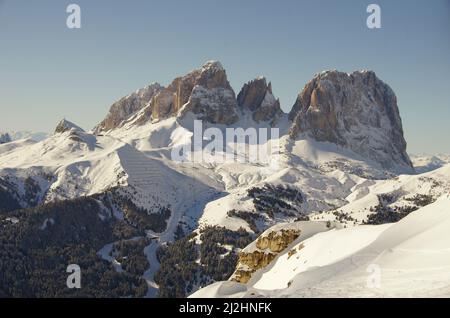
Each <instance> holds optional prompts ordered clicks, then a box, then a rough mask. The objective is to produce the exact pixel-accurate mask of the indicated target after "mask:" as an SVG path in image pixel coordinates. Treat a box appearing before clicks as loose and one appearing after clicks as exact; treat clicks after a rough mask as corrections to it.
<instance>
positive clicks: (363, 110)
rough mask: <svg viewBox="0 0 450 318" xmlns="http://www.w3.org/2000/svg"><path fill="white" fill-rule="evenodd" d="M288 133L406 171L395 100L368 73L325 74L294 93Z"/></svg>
mask: <svg viewBox="0 0 450 318" xmlns="http://www.w3.org/2000/svg"><path fill="white" fill-rule="evenodd" d="M289 118H290V119H291V120H292V121H293V122H294V123H293V126H292V128H291V132H290V135H291V137H292V138H297V137H298V136H300V135H302V134H303V135H306V136H308V137H312V138H314V139H316V140H318V141H328V142H332V143H335V144H337V145H340V146H343V147H346V148H349V149H351V150H353V151H354V152H355V153H357V154H359V155H361V156H363V157H364V158H368V159H371V160H373V161H376V162H378V163H379V164H381V165H382V166H383V167H385V168H388V169H390V168H395V167H404V168H406V169H412V164H411V161H410V159H409V157H408V154H407V153H406V141H405V139H404V137H403V128H402V121H401V118H400V115H399V110H398V106H397V98H396V96H395V94H394V92H393V91H392V89H391V88H390V87H389V86H388V85H386V84H385V83H384V82H382V81H381V80H379V79H378V78H377V77H376V75H375V73H374V72H371V71H357V72H353V73H352V74H347V73H342V72H337V71H326V72H322V73H320V74H318V75H316V76H315V77H314V79H313V80H311V81H310V82H309V83H308V84H307V85H306V86H305V88H304V89H303V90H302V91H301V93H300V94H299V95H298V98H297V101H296V102H295V104H294V106H293V108H292V111H291V112H290V114H289Z"/></svg>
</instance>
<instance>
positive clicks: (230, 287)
mask: <svg viewBox="0 0 450 318" xmlns="http://www.w3.org/2000/svg"><path fill="white" fill-rule="evenodd" d="M449 229H450V198H449V197H448V196H447V195H444V196H442V197H441V198H439V199H438V200H437V201H436V202H435V203H433V204H430V205H428V206H426V207H424V208H421V209H419V210H417V211H415V212H412V213H411V214H409V215H408V216H407V217H405V218H404V219H402V220H401V221H399V222H398V223H395V224H388V225H378V226H372V225H366V226H358V227H353V228H346V229H340V230H336V229H333V230H330V231H328V232H324V233H319V234H317V235H315V236H313V237H311V238H309V239H306V240H303V241H301V242H297V244H295V245H294V246H290V247H289V248H288V249H287V250H285V251H284V252H283V253H281V254H280V255H279V256H278V257H277V258H276V259H275V260H274V261H273V262H272V263H271V264H270V265H269V266H268V267H266V268H264V269H262V270H260V271H259V272H257V273H255V275H254V277H252V279H251V280H250V281H249V282H248V284H246V285H243V284H239V283H235V282H219V283H215V284H213V285H211V286H208V287H206V288H203V289H201V290H199V291H198V292H196V293H195V294H194V295H192V297H257V296H264V297H435V296H437V297H450V230H449ZM295 249H296V250H297V252H296V253H295V254H293V253H292V252H291V251H292V250H295ZM290 255H291V256H290Z"/></svg>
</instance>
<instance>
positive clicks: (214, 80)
mask: <svg viewBox="0 0 450 318" xmlns="http://www.w3.org/2000/svg"><path fill="white" fill-rule="evenodd" d="M188 112H192V113H194V114H195V115H197V117H198V118H199V119H203V120H206V121H208V122H211V123H220V124H230V123H234V122H236V121H237V119H238V115H237V103H236V96H235V93H234V91H233V89H232V88H231V86H230V83H229V82H228V79H227V75H226V72H225V70H224V68H223V67H222V65H221V63H220V62H217V61H208V62H206V63H205V64H204V65H203V66H202V67H201V68H199V69H196V70H193V71H192V72H189V73H188V74H187V75H185V76H182V77H178V78H176V79H174V80H173V81H172V83H171V84H170V85H169V86H168V87H167V88H164V89H162V90H161V91H160V92H158V93H157V94H156V95H155V96H154V97H153V98H152V100H151V102H150V104H149V105H148V107H147V108H146V109H145V112H143V114H142V115H141V117H140V118H139V119H138V121H137V122H138V123H139V124H144V123H146V122H149V121H151V120H161V119H165V118H168V117H173V116H180V117H182V116H184V115H185V114H186V113H188Z"/></svg>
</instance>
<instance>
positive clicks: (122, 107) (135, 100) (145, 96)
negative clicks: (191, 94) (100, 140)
mask: <svg viewBox="0 0 450 318" xmlns="http://www.w3.org/2000/svg"><path fill="white" fill-rule="evenodd" d="M162 89H163V87H162V86H161V85H160V84H158V83H153V84H151V85H149V86H147V87H144V88H141V89H139V90H137V91H136V92H134V93H132V94H130V95H128V96H125V97H123V98H121V99H120V100H119V101H117V102H115V103H114V104H113V105H112V106H111V108H110V110H109V113H108V115H107V116H106V117H105V119H104V120H103V121H102V122H101V123H100V124H98V125H97V127H95V128H94V132H96V133H100V132H103V131H108V130H111V129H114V128H118V127H120V126H121V125H122V124H123V122H124V121H125V120H126V119H128V118H129V117H130V116H132V115H133V114H135V113H136V112H138V111H139V110H141V109H142V108H144V107H145V106H146V105H147V104H149V103H150V101H151V99H152V97H153V96H155V95H156V94H157V93H159V92H160V91H161V90H162Z"/></svg>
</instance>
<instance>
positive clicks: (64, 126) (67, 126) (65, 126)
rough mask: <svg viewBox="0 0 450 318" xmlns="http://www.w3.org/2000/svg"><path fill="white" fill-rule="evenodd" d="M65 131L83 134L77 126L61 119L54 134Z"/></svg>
mask: <svg viewBox="0 0 450 318" xmlns="http://www.w3.org/2000/svg"><path fill="white" fill-rule="evenodd" d="M66 131H76V132H84V130H83V129H82V128H80V127H79V126H77V125H75V124H74V123H72V122H70V121H68V120H66V119H63V120H61V121H60V122H59V123H58V125H57V126H56V128H55V134H61V133H64V132H66Z"/></svg>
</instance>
